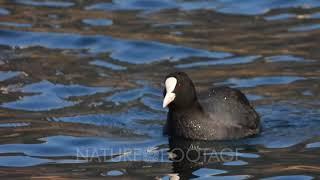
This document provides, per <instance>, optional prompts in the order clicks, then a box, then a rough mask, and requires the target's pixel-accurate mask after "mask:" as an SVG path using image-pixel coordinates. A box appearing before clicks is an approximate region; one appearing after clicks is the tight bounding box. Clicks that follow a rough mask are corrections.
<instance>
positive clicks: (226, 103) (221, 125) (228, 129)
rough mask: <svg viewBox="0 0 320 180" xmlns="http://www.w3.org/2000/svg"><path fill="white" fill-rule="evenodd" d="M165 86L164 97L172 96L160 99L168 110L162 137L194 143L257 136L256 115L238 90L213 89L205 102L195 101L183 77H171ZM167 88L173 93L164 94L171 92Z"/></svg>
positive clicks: (186, 80) (191, 87)
mask: <svg viewBox="0 0 320 180" xmlns="http://www.w3.org/2000/svg"><path fill="white" fill-rule="evenodd" d="M171 77H173V78H171ZM168 78H170V80H168ZM174 78H175V79H176V80H174ZM167 80H168V81H167ZM169 81H170V82H169ZM165 82H166V87H165V89H164V96H166V95H167V96H168V94H171V95H172V96H173V97H171V98H170V97H165V99H164V106H167V107H168V108H169V112H168V115H167V122H166V125H165V127H164V133H165V134H168V135H169V136H172V137H174V136H176V137H184V138H188V139H198V140H227V139H239V138H243V137H247V136H252V135H255V134H258V133H259V131H260V119H259V115H258V113H257V112H256V111H255V110H254V109H253V107H252V106H251V105H250V103H249V101H248V99H247V98H246V96H245V95H244V94H243V93H241V92H240V91H239V90H238V89H234V88H229V87H213V88H211V89H210V90H209V92H208V96H207V98H205V99H203V100H201V101H198V98H197V95H196V90H195V87H194V85H193V83H192V81H191V79H190V78H189V77H188V75H187V74H186V73H184V72H175V73H171V74H169V75H168V76H167V77H166V81H165ZM170 84H173V88H174V90H173V91H172V93H167V89H172V88H170V86H172V85H170ZM174 84H175V85H174ZM168 87H169V88H168ZM170 91H171V90H170ZM168 99H170V100H169V101H168ZM172 99H173V100H172ZM168 102H169V103H168Z"/></svg>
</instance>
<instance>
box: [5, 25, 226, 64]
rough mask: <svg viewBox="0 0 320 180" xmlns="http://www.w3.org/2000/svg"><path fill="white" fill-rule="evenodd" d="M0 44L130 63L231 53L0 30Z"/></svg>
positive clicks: (137, 42)
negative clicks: (88, 54)
mask: <svg viewBox="0 0 320 180" xmlns="http://www.w3.org/2000/svg"><path fill="white" fill-rule="evenodd" d="M61 42H63V43H61ZM0 44H2V45H9V46H20V47H30V46H42V47H46V48H50V49H88V50H89V51H90V52H91V53H106V52H109V53H110V57H112V58H113V59H116V60H119V61H125V62H129V63H134V64H143V63H151V62H155V61H161V60H171V61H178V60H181V59H185V58H188V57H209V58H224V57H228V56H230V55H231V54H230V53H225V52H212V51H207V50H201V49H193V48H187V47H183V46H175V45H170V44H164V43H159V42H153V41H132V40H122V39H115V38H112V37H108V36H98V35H97V36H81V35H75V34H58V33H42V32H37V33H35V32H22V31H9V30H0ZM150 52H152V53H150Z"/></svg>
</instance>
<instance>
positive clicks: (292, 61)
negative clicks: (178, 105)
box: [0, 0, 320, 179]
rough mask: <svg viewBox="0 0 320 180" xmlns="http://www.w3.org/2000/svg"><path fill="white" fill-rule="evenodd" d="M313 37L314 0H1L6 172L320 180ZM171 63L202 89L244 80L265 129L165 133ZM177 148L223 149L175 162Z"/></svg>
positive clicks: (0, 135)
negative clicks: (210, 137)
mask: <svg viewBox="0 0 320 180" xmlns="http://www.w3.org/2000/svg"><path fill="white" fill-rule="evenodd" d="M319 37H320V2H319V1H318V0H291V1H289V0H272V1H270V0H260V1H255V0H246V1H237V0H216V1H207V0H200V1H193V0H191V1H189V0H188V1H187V0H179V1H178V0H130V1H129V0H128V1H125V0H113V1H111V0H110V1H101V0H95V1H81V0H69V1H67V0H65V1H62V0H46V1H43V0H41V1H40V0H12V1H9V0H4V1H1V2H0V120H1V121H0V129H1V131H0V170H1V172H3V173H1V175H0V176H1V177H3V178H9V177H11V178H17V177H33V178H53V179H57V178H105V177H109V178H111V177H114V178H116V177H120V178H121V177H124V178H132V179H142V178H151V179H159V178H162V179H170V178H171V179H175V178H181V179H188V178H200V179H210V178H217V179H219V178H220V179H250V178H266V179H269V178H271V179H292V178H295V179H317V178H319V174H320V168H319V166H320V163H319V155H320V131H319V130H320V93H319V92H320V91H319V90H320V80H319V78H320V61H319V59H320V51H319V42H320V39H319ZM175 70H181V71H186V72H187V73H188V74H189V75H190V76H191V78H192V79H193V80H194V82H195V84H196V87H197V90H198V92H199V94H200V96H201V94H203V92H205V91H206V90H207V89H208V88H209V87H210V86H212V85H213V84H219V85H220V84H226V85H229V86H232V87H237V88H240V89H241V90H242V91H243V92H245V93H246V95H247V97H248V98H249V99H250V100H251V101H252V103H253V104H254V106H255V107H256V109H257V111H258V112H259V114H260V115H261V118H262V121H263V131H262V133H261V134H260V135H259V136H257V137H254V138H248V139H243V140H239V141H232V142H210V143H208V142H194V141H193V142H190V141H185V140H181V139H180V140H168V138H167V137H163V136H162V126H163V124H164V122H165V119H166V110H165V109H162V107H161V99H162V81H163V77H164V76H165V75H166V74H167V73H169V72H172V71H175ZM177 147H178V148H182V149H183V148H185V147H187V148H188V147H189V148H190V147H196V148H199V149H201V150H204V149H205V150H210V153H207V155H209V156H210V155H212V154H213V152H215V151H216V152H220V155H221V151H219V149H220V150H221V148H222V149H226V148H227V149H228V150H230V151H228V152H224V153H223V157H224V158H225V157H229V159H227V160H228V161H219V160H221V157H220V158H219V157H217V156H215V158H209V159H208V158H206V157H208V156H201V158H200V159H199V160H197V161H192V162H186V161H182V162H178V161H175V158H174V157H172V156H174V154H171V153H168V150H169V149H173V148H177ZM215 155H217V154H215ZM230 158H232V159H230Z"/></svg>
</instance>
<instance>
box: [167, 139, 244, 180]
mask: <svg viewBox="0 0 320 180" xmlns="http://www.w3.org/2000/svg"><path fill="white" fill-rule="evenodd" d="M168 140H169V158H170V160H172V161H173V164H172V165H173V172H174V173H177V174H178V176H179V178H180V179H190V178H195V177H197V176H196V175H194V174H192V173H193V172H194V171H196V170H198V169H200V168H202V167H207V166H210V168H215V166H218V165H219V164H221V163H224V162H229V161H235V160H237V158H238V157H237V153H238V151H239V150H241V149H243V146H241V144H242V143H241V141H195V140H188V139H183V138H177V137H169V138H168Z"/></svg>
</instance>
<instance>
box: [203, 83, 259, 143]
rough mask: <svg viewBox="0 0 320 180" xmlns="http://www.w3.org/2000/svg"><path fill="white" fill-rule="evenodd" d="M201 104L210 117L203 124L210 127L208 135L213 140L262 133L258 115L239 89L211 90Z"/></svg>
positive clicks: (218, 88)
mask: <svg viewBox="0 0 320 180" xmlns="http://www.w3.org/2000/svg"><path fill="white" fill-rule="evenodd" d="M200 104H201V106H202V107H203V110H204V112H205V113H206V114H207V117H208V118H207V119H203V120H202V123H203V125H205V126H207V127H210V128H207V130H208V131H209V132H207V134H211V136H212V137H211V139H237V138H242V137H246V136H250V135H254V134H257V133H258V132H259V131H260V127H259V124H260V118H259V115H258V113H257V112H256V111H255V110H254V108H253V107H252V106H251V105H250V103H249V101H248V99H247V98H246V96H245V95H244V94H243V93H241V92H240V91H239V90H237V89H233V88H229V87H214V88H211V89H210V91H209V93H208V96H207V97H206V98H204V100H203V101H200Z"/></svg>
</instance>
